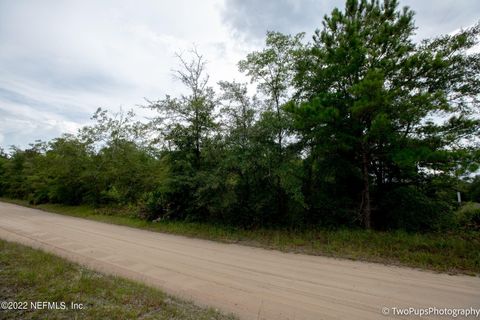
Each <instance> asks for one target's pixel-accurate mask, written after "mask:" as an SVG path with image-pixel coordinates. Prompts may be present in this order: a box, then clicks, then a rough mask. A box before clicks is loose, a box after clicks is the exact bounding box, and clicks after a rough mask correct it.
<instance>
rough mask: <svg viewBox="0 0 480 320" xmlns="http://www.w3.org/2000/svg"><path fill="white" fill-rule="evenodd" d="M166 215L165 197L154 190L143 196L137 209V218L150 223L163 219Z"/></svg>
mask: <svg viewBox="0 0 480 320" xmlns="http://www.w3.org/2000/svg"><path fill="white" fill-rule="evenodd" d="M165 213H166V201H165V195H164V194H163V193H162V192H161V191H159V190H155V191H152V192H147V193H145V194H144V195H143V197H142V199H141V201H140V204H139V209H138V217H139V218H140V219H143V220H148V221H152V220H155V219H158V218H160V217H164V216H165Z"/></svg>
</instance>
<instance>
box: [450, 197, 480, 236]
mask: <svg viewBox="0 0 480 320" xmlns="http://www.w3.org/2000/svg"><path fill="white" fill-rule="evenodd" d="M455 222H456V224H457V226H458V227H459V228H460V229H464V230H480V203H475V202H469V203H466V204H465V205H463V206H462V207H461V208H460V209H458V210H457V212H456V214H455Z"/></svg>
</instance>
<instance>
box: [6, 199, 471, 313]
mask: <svg viewBox="0 0 480 320" xmlns="http://www.w3.org/2000/svg"><path fill="white" fill-rule="evenodd" d="M0 238H3V239H6V240H10V241H16V242H20V243H23V244H27V245H29V246H32V247H36V248H42V249H44V250H46V251H49V252H53V253H55V254H58V255H60V256H63V257H66V258H68V259H70V260H73V261H75V262H79V263H81V264H83V265H86V266H88V267H90V268H93V269H96V270H99V271H102V272H107V273H113V274H117V275H121V276H124V277H128V278H131V279H135V280H140V281H142V282H145V283H147V284H149V285H152V286H156V287H159V288H161V289H163V290H165V291H166V292H168V293H171V294H175V295H179V296H181V297H184V298H187V299H191V300H193V301H195V302H196V303H198V304H200V305H209V306H214V307H216V308H218V309H220V310H223V311H226V312H234V313H235V314H237V315H238V316H239V317H240V318H241V319H275V320H277V319H297V320H298V319H415V318H417V319H420V318H419V317H411V316H410V317H403V316H394V315H392V313H393V309H392V308H393V307H418V308H425V307H437V308H445V307H450V308H464V307H474V308H480V278H479V277H469V276H449V275H445V274H435V273H430V272H423V271H417V270H412V269H407V268H398V267H387V266H384V265H380V264H372V263H362V262H354V261H348V260H339V259H332V258H325V257H314V256H306V255H300V254H287V253H281V252H277V251H270V250H263V249H258V248H250V247H245V246H240V245H235V244H221V243H216V242H212V241H205V240H197V239H190V238H185V237H181V236H173V235H166V234H161V233H154V232H148V231H144V230H138V229H133V228H128V227H122V226H116V225H110V224H105V223H99V222H94V221H89V220H84V219H79V218H73V217H67V216H62V215H56V214H52V213H47V212H43V211H39V210H35V209H29V208H24V207H20V206H16V205H12V204H6V203H0ZM0 254H1V253H0ZM0 272H1V270H0ZM384 307H387V308H390V309H389V311H390V315H389V316H385V315H382V308H384ZM432 318H437V317H422V318H421V319H432ZM438 318H441V319H451V317H438Z"/></svg>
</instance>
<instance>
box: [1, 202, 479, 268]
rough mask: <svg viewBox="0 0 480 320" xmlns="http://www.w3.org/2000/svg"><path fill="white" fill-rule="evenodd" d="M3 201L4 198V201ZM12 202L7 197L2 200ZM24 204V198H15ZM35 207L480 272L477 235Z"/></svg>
mask: <svg viewBox="0 0 480 320" xmlns="http://www.w3.org/2000/svg"><path fill="white" fill-rule="evenodd" d="M5 200H6V199H3V201H5ZM6 201H10V202H12V201H11V200H6ZM13 202H14V203H17V204H21V205H28V204H27V203H26V202H25V201H17V200H15V201H13ZM35 208H38V209H42V210H46V211H50V212H55V213H60V214H64V215H70V216H76V217H81V218H86V219H90V220H95V221H101V222H107V223H113V224H118V225H124V226H130V227H134V228H140V229H146V230H151V231H158V232H165V233H171V234H178V235H184V236H188V237H195V238H202V239H209V240H215V241H221V242H227V243H239V244H243V245H249V246H255V247H262V248H268V249H276V250H281V251H286V252H295V253H304V254H310V255H323V256H331V257H338V258H347V259H353V260H362V261H370V262H378V263H384V264H389V265H400V266H408V267H414V268H421V269H427V270H433V271H438V272H445V273H452V274H454V273H462V274H471V275H475V274H476V275H478V274H480V233H479V232H460V231H458V232H445V233H422V234H420V233H406V232H403V231H394V232H380V231H373V230H358V229H353V230H352V229H340V230H324V229H312V230H307V231H288V230H273V229H256V230H245V229H240V228H234V227H228V226H220V225H211V224H204V223H193V222H183V221H161V222H148V221H144V220H140V219H138V218H135V217H132V216H130V215H129V213H128V210H127V211H125V210H121V211H119V212H115V214H118V215H113V213H114V212H112V211H105V210H97V209H94V208H92V207H88V206H74V207H72V206H65V205H57V204H42V205H38V206H35Z"/></svg>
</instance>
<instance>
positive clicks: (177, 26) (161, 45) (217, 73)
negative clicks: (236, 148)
mask: <svg viewBox="0 0 480 320" xmlns="http://www.w3.org/2000/svg"><path fill="white" fill-rule="evenodd" d="M400 3H401V5H408V6H410V7H411V8H412V9H413V10H414V11H415V12H416V14H417V15H416V22H417V26H418V27H419V29H418V32H417V35H416V39H421V38H425V37H431V36H435V35H438V34H442V33H450V32H454V31H455V30H458V29H459V28H461V27H468V26H471V25H472V24H474V23H475V22H476V21H478V20H479V19H480V1H478V0H455V1H454V0H436V1H433V0H432V1H424V0H403V1H400ZM335 6H339V7H343V1H340V0H328V1H327V0H261V1H260V0H202V1H195V0H190V1H187V0H175V1H166V0H165V1H158V0H131V1H127V0H76V1H73V0H72V1H69V0H62V1H61V0H56V1H55V0H42V1H35V0H0V147H4V148H5V149H7V148H8V147H9V146H10V145H17V146H20V147H25V146H27V145H28V143H29V142H33V141H34V140H36V139H42V140H47V139H51V138H53V137H56V136H59V135H60V134H61V133H63V132H72V133H73V132H75V131H76V130H77V129H78V128H79V127H80V126H82V125H84V124H86V123H88V122H89V118H90V116H91V115H92V113H93V112H94V111H95V109H96V108H97V107H104V108H108V109H111V110H118V109H119V108H120V107H123V108H124V109H128V108H131V107H135V106H138V105H141V104H144V101H145V100H144V98H148V99H157V98H162V97H163V96H164V95H165V94H167V93H168V94H173V95H175V94H178V93H179V92H180V90H181V87H180V85H179V83H178V82H176V81H174V80H173V78H172V69H174V68H175V67H176V65H177V63H176V60H175V52H180V53H181V52H185V51H187V50H188V49H189V48H191V47H192V46H193V45H195V46H196V47H197V49H198V50H199V51H200V52H201V53H202V54H203V55H204V56H205V58H206V59H207V61H208V66H207V68H208V73H209V74H210V76H211V82H212V84H214V83H216V81H218V80H222V79H226V80H231V79H234V78H235V79H237V80H244V78H243V77H242V75H241V74H239V73H238V72H237V68H236V62H237V61H238V60H240V59H241V58H243V57H244V56H245V55H246V54H247V53H248V52H250V51H251V50H254V49H256V48H259V47H260V46H261V44H262V40H263V37H264V35H265V32H266V30H276V31H281V32H285V33H297V32H301V31H305V32H307V34H308V35H311V34H312V32H313V31H314V30H315V29H316V28H317V27H319V26H320V25H321V21H322V17H323V15H324V14H326V13H328V12H330V11H331V10H332V8H334V7H335ZM138 112H139V113H140V115H142V112H145V111H142V110H138Z"/></svg>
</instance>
